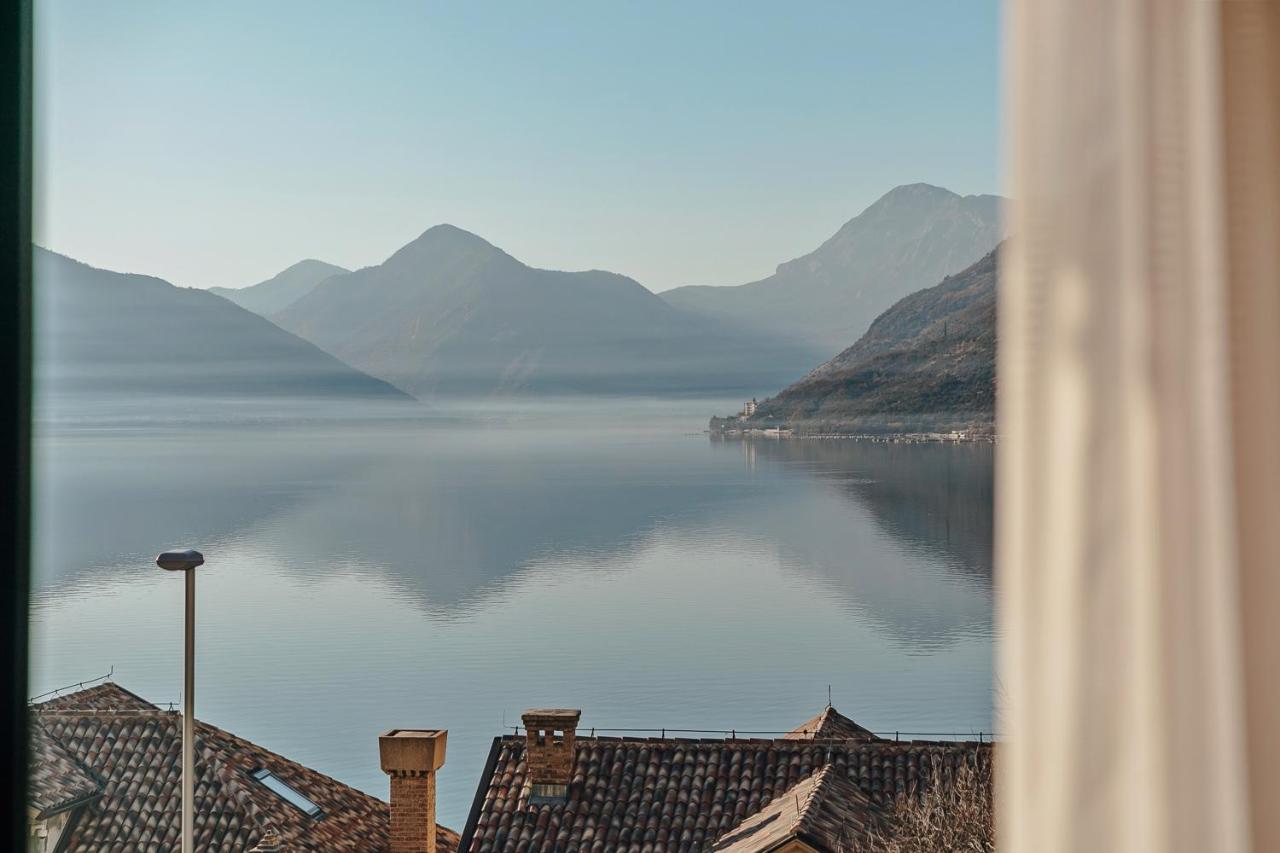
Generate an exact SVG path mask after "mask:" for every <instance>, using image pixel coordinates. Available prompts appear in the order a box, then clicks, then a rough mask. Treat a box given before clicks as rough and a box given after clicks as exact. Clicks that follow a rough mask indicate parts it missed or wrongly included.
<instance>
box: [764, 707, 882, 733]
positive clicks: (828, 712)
mask: <svg viewBox="0 0 1280 853" xmlns="http://www.w3.org/2000/svg"><path fill="white" fill-rule="evenodd" d="M783 737H786V738H789V739H792V740H804V739H808V740H813V739H815V738H867V739H869V740H876V739H877V738H876V736H875V735H874V734H872V733H871V732H869V731H867V730H866V729H864V728H863V727H862V726H860V725H858V724H857V723H855V722H854V721H853V720H851V719H849V718H848V717H846V716H845V715H844V714H841V713H840V712H839V711H837V710H836V709H835V708H833V707H831V706H830V705H828V706H827V707H825V708H823V709H822V713H820V714H818V716H816V717H814V718H812V719H809V720H805V721H804V722H803V723H801V724H800V725H798V726H796V727H795V728H794V729H792V730H791V731H790V732H789V733H787V734H786V735H783Z"/></svg>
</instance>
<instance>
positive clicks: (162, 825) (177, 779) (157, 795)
mask: <svg viewBox="0 0 1280 853" xmlns="http://www.w3.org/2000/svg"><path fill="white" fill-rule="evenodd" d="M32 715H33V717H34V718H35V720H36V725H37V726H39V727H40V728H41V729H42V730H43V731H44V732H45V733H47V735H48V736H49V737H50V739H51V740H53V741H55V742H56V743H57V744H58V746H59V747H60V748H61V750H62V751H63V753H64V754H65V755H67V756H69V757H70V758H71V759H73V760H74V761H75V762H76V763H77V764H78V765H79V766H80V768H81V769H83V770H85V771H87V772H88V774H91V775H92V776H93V777H96V779H97V780H99V783H100V787H101V793H100V796H99V797H98V798H97V799H96V800H93V801H92V802H90V803H89V804H88V805H87V806H86V807H85V813H84V815H83V816H82V817H81V818H80V819H79V820H78V821H77V822H76V824H75V826H74V827H73V828H72V830H71V832H72V835H71V837H70V844H69V847H68V849H70V850H93V851H101V853H126V851H170V850H174V849H176V848H177V847H178V846H179V841H180V834H181V812H180V802H181V791H182V783H181V778H182V718H181V717H180V716H179V715H178V714H176V713H172V712H168V711H162V710H161V709H159V708H157V707H156V706H154V705H151V704H148V703H147V702H145V701H143V700H141V699H139V698H138V697H137V696H135V695H134V694H132V693H129V692H128V691H127V690H124V689H122V688H120V687H117V686H116V685H114V684H104V685H100V686H98V687H94V688H90V689H88V690H84V691H80V692H78V693H73V694H70V695H67V696H63V697H60V698H58V699H55V700H52V701H50V702H46V703H42V704H39V705H35V706H33V708H32ZM260 769H267V770H270V771H271V772H272V773H273V774H274V775H275V776H276V777H278V778H279V779H280V780H282V781H283V782H284V783H285V784H287V785H288V786H289V787H291V788H293V789H295V790H296V791H298V792H300V793H301V794H303V795H304V796H305V797H307V798H308V799H309V800H311V801H313V802H314V803H316V804H317V805H318V806H319V807H320V809H321V812H320V814H319V815H317V816H316V817H311V816H308V815H307V814H305V813H304V812H302V811H301V810H300V809H298V808H296V807H294V806H293V805H290V804H289V803H288V802H286V801H285V800H284V799H282V798H280V797H279V796H277V795H276V794H275V793H273V792H272V791H270V790H268V789H267V788H266V787H264V786H263V785H262V784H261V783H259V782H258V781H257V780H256V779H254V778H253V777H252V775H251V774H252V773H253V772H254V771H256V770H260ZM55 774H56V771H55V770H54V769H53V765H47V764H44V763H42V762H39V761H37V762H36V763H34V764H33V766H32V770H31V777H32V782H33V787H35V788H37V789H39V788H40V787H42V786H47V784H48V783H49V780H50V778H51V777H52V776H54V775H55ZM196 777H197V784H196V827H195V829H196V847H197V848H198V849H200V850H210V851H228V852H229V853H241V851H244V850H248V849H249V848H250V847H252V846H254V845H255V844H256V843H257V842H258V841H259V840H260V838H261V837H262V835H263V834H264V833H265V831H266V830H267V829H268V828H269V827H274V828H275V829H276V830H277V831H278V833H279V835H280V838H281V841H283V842H284V849H286V850H291V851H303V850H316V851H320V850H324V851H331V850H338V851H340V850H359V851H385V850H388V849H389V847H390V844H389V841H388V835H387V828H388V823H389V812H388V806H387V804H386V803H384V802H383V801H381V800H379V799H378V798H376V797H371V796H369V795H368V794H365V793H363V792H361V791H357V790H355V789H354V788H350V787H348V786H346V785H343V784H342V783H340V782H338V781H336V780H334V779H331V778H329V777H328V776H325V775H323V774H321V773H317V772H316V771H314V770H311V769H310V768H307V767H303V766H302V765H301V764H298V763H297V762H294V761H290V760H289V759H287V758H284V757H283V756H280V755H277V754H276V753H273V752H271V751H270V750H267V749H263V748H262V747H260V746H257V745H256V744H253V743H250V742H249V741H246V740H244V739H243V738H238V737H236V736H235V735H233V734H231V733H230V732H226V731H223V730H222V729H219V728H217V727H216V726H211V725H209V724H207V723H203V722H200V721H197V723H196ZM457 840H458V836H457V834H456V833H454V832H452V831H451V830H448V829H445V828H443V827H441V828H440V830H439V836H438V841H439V847H438V849H439V850H440V851H441V853H453V851H455V850H456V849H457Z"/></svg>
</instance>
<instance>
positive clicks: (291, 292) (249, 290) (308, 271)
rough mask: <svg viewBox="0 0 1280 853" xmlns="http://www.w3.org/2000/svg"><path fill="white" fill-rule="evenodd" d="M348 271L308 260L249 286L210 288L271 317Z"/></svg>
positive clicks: (225, 297)
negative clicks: (335, 276) (320, 284)
mask: <svg viewBox="0 0 1280 853" xmlns="http://www.w3.org/2000/svg"><path fill="white" fill-rule="evenodd" d="M345 272H350V270H347V269H343V268H342V267H338V266H334V265H333V264H326V263H325V262H324V261H317V260H312V259H308V260H305V261H298V262H297V263H296V264H294V265H293V266H291V267H289V268H288V269H286V270H284V271H283V272H280V273H277V274H276V275H275V276H273V277H271V278H269V279H267V280H266V281H260V282H258V283H257V284H251V285H249V286H248V287H241V288H235V287H211V288H209V291H210V292H211V293H216V294H218V295H219V296H221V297H222V298H224V299H230V300H231V301H232V302H234V303H235V304H237V305H239V306H240V307H241V308H248V309H249V310H250V311H252V312H253V313H255V314H259V315H261V316H263V317H269V316H271V315H272V314H274V313H276V312H277V311H280V310H282V309H284V308H285V307H287V306H289V305H291V304H293V303H294V302H297V301H298V300H299V299H301V298H302V297H303V296H306V295H307V294H308V293H310V292H311V290H312V288H314V287H315V286H316V285H317V284H319V283H320V282H322V281H324V280H325V279H326V278H329V277H330V276H334V275H341V274H342V273H345Z"/></svg>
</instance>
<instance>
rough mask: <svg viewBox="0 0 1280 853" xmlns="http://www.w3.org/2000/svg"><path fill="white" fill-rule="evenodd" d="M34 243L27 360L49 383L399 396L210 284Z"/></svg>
mask: <svg viewBox="0 0 1280 853" xmlns="http://www.w3.org/2000/svg"><path fill="white" fill-rule="evenodd" d="M32 253H33V267H34V269H33V272H34V283H35V303H36V305H35V307H36V319H37V326H36V335H35V345H36V352H35V367H36V375H37V378H38V380H39V381H40V382H41V384H42V386H43V387H44V388H45V389H47V390H50V391H55V392H60V391H74V392H101V393H128V394H137V393H163V394H184V395H217V396H235V395H269V396H271V397H276V398H288V397H338V398H344V397H351V398H361V399H386V400H397V399H398V400H405V399H407V397H406V396H405V395H404V394H403V393H402V392H401V391H399V390H397V389H396V388H393V387H392V386H391V385H389V384H387V383H386V382H383V381H381V380H378V379H374V378H373V377H371V376H367V375H365V374H363V373H361V372H360V371H358V370H355V369H353V368H351V367H349V366H347V365H346V364H343V363H342V362H341V361H339V360H338V359H336V358H334V357H333V356H331V355H329V354H328V353H326V352H323V351H321V350H320V349H319V348H317V347H316V346H314V345H313V344H310V343H308V342H307V341H304V340H302V339H301V338H299V337H297V336H295V335H292V334H289V333H288V332H286V331H284V330H283V329H280V328H279V327H277V326H275V325H274V324H272V323H271V322H269V321H268V320H266V319H264V318H262V317H259V316H258V315H256V314H254V313H252V312H250V311H248V310H246V309H244V308H241V307H240V306H239V305H236V304H234V303H232V302H229V301H228V300H226V299H223V298H222V297H220V296H217V295H215V294H212V293H209V292H208V291H205V290H199V289H196V288H182V287H175V286H174V285H172V284H170V283H169V282H167V281H164V280H162V279H159V278H153V277H152V276H145V275H134V274H130V273H118V272H111V271H110V270H103V269H97V268H96V267H91V266H89V265H88V264H84V263H81V262H79V261H76V260H73V259H71V258H68V257H66V256H64V255H59V254H57V253H55V252H51V251H49V250H47V249H43V248H40V247H38V246H36V247H33V248H32Z"/></svg>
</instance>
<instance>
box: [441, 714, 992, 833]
mask: <svg viewBox="0 0 1280 853" xmlns="http://www.w3.org/2000/svg"><path fill="white" fill-rule="evenodd" d="M821 716H822V715H819V717H821ZM815 719H817V718H815ZM842 719H847V718H842ZM831 722H832V724H833V725H835V723H837V722H838V721H834V720H833V721H831ZM849 723H850V724H852V721H849ZM852 725H853V727H854V728H853V731H856V733H857V736H854V737H822V738H814V737H803V738H798V737H783V738H777V739H768V740H762V739H752V740H740V739H727V740H721V739H701V740H693V739H683V738H611V737H582V736H579V737H578V738H577V741H576V745H575V751H574V769H573V776H572V780H571V782H570V784H569V786H568V795H567V799H566V800H565V802H563V803H550V804H548V803H538V804H535V803H533V802H531V801H530V800H529V798H528V797H527V796H526V786H525V774H526V765H525V739H524V738H523V737H520V736H505V737H500V738H496V739H495V740H494V745H493V749H492V751H491V754H490V758H489V765H488V766H487V767H486V769H485V772H484V778H483V779H482V780H481V783H480V787H479V790H478V791H477V792H476V801H475V803H474V804H473V809H472V816H471V818H470V819H469V820H468V822H467V827H466V830H465V831H464V833H463V839H462V843H461V845H460V850H463V851H467V853H505V851H519V853H540V851H548V852H549V851H564V850H580V851H610V853H613V851H630V852H631V853H658V852H659V851H678V853H685V851H688V853H693V851H706V850H711V849H712V845H713V844H714V843H715V842H716V841H717V840H718V839H722V838H724V837H725V836H726V835H728V834H729V833H730V831H731V830H733V829H734V828H735V827H739V826H742V825H743V824H744V821H746V820H747V819H748V818H749V817H751V816H753V815H757V814H759V813H760V812H761V811H762V810H763V809H765V808H766V807H767V806H768V805H769V804H770V803H773V802H774V801H776V800H777V799H778V798H779V797H780V796H781V795H782V794H783V793H784V792H787V791H789V790H791V789H793V788H794V787H795V786H796V785H797V784H799V783H800V782H802V781H804V780H806V779H809V778H812V777H814V775H815V774H817V773H818V771H820V770H822V769H823V768H824V767H827V766H828V765H830V767H829V769H828V770H827V772H828V773H829V774H831V776H832V778H831V780H830V782H829V783H828V784H831V785H832V788H831V791H832V792H833V793H834V794H835V796H833V798H832V801H833V802H836V801H838V800H840V796H839V795H840V794H841V792H844V793H847V794H848V796H847V797H846V798H845V800H846V802H847V803H848V806H847V807H848V809H850V810H851V811H850V812H849V813H848V814H846V815H845V818H849V819H852V818H851V817H850V816H851V815H855V814H856V813H857V810H858V809H860V808H874V809H879V808H882V807H885V806H887V805H889V804H890V803H891V802H892V801H893V800H894V799H895V798H896V797H897V796H898V795H900V794H905V793H908V792H912V791H916V790H919V789H921V788H922V787H924V786H926V785H928V784H929V781H930V779H931V778H932V775H933V768H934V766H935V764H937V765H941V766H944V767H957V766H959V765H960V764H961V763H963V762H966V761H970V760H973V757H974V756H975V754H976V755H979V756H983V759H982V760H987V758H986V757H987V756H989V755H990V749H991V747H990V744H979V743H957V742H928V741H904V742H898V741H889V740H881V739H879V738H874V737H869V736H868V734H869V733H867V734H863V733H864V732H865V731H866V730H865V729H862V728H861V727H860V726H857V725H856V724H852ZM802 728H803V727H802ZM829 730H830V731H848V729H847V728H844V724H840V728H837V729H829ZM855 791H856V793H854V792H855ZM864 801H865V803H866V804H869V805H866V806H863V805H859V804H860V803H863V802H864ZM840 808H844V807H840ZM841 814H842V812H841V811H835V812H832V811H830V810H829V809H828V808H827V807H826V806H825V805H824V806H823V808H822V809H821V810H819V811H815V812H814V813H813V819H814V820H815V821H817V823H816V824H815V825H828V824H830V823H831V822H832V821H834V822H835V823H837V824H839V823H840V821H841V820H843V819H845V818H842V817H840V815H841Z"/></svg>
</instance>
